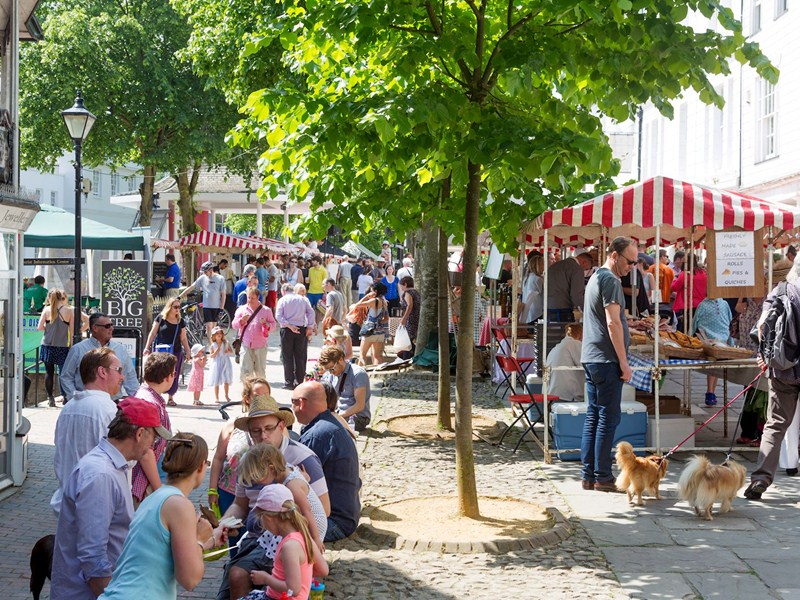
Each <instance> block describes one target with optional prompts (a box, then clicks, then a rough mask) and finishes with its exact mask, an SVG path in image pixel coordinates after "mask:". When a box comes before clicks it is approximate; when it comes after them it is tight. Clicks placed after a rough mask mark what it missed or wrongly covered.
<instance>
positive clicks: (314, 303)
mask: <svg viewBox="0 0 800 600" xmlns="http://www.w3.org/2000/svg"><path fill="white" fill-rule="evenodd" d="M306 296H308V301H309V302H311V308H317V304H318V303H319V301H320V300H322V294H306Z"/></svg>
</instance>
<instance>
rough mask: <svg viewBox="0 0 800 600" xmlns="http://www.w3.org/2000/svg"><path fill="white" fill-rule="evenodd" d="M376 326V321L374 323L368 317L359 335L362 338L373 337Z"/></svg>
mask: <svg viewBox="0 0 800 600" xmlns="http://www.w3.org/2000/svg"><path fill="white" fill-rule="evenodd" d="M375 325H377V323H375V321H372V320H371V317H367V320H366V321H364V324H363V325H362V326H361V331H359V332H358V334H359V335H360V336H361V337H367V336H370V335H372V334H373V333H374V332H375Z"/></svg>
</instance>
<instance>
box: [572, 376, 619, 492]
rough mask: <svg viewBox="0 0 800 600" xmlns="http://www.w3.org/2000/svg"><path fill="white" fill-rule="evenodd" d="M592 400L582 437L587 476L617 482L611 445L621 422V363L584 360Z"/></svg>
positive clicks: (588, 392) (590, 479)
mask: <svg viewBox="0 0 800 600" xmlns="http://www.w3.org/2000/svg"><path fill="white" fill-rule="evenodd" d="M583 370H584V372H585V373H586V399H587V402H588V403H589V406H588V409H587V411H586V422H585V423H584V425H583V437H582V438H581V461H582V462H583V479H584V480H586V481H603V482H605V481H613V480H614V475H613V474H612V472H611V462H612V461H611V447H612V445H613V443H614V433H615V432H616V430H617V425H619V421H620V414H621V409H620V404H621V403H622V385H623V383H624V382H623V381H622V379H620V375H621V374H622V371H621V370H620V368H619V363H615V362H610V363H583Z"/></svg>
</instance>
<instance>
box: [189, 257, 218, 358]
mask: <svg viewBox="0 0 800 600" xmlns="http://www.w3.org/2000/svg"><path fill="white" fill-rule="evenodd" d="M200 270H201V271H202V272H203V274H202V275H200V277H198V278H197V280H196V281H195V282H194V283H193V284H192V285H190V286H189V287H188V288H186V289H185V290H183V291H182V292H181V293H180V294H179V295H178V298H179V299H180V298H183V297H184V296H188V295H189V293H190V292H192V290H194V289H195V288H197V289H198V290H200V291H201V292H203V323H205V324H206V337H207V338H208V343H209V345H210V344H211V330H212V329H214V327H216V326H217V321H218V320H219V311H220V310H222V309H223V308H224V306H225V279H224V278H223V277H222V275H220V274H219V273H214V263H212V262H211V261H206V262H204V263H203V264H202V265H200Z"/></svg>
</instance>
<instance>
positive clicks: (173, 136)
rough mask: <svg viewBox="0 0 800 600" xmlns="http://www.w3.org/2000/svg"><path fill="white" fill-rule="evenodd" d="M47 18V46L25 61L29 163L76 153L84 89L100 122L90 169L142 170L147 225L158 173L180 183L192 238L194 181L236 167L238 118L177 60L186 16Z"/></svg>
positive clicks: (137, 4)
mask: <svg viewBox="0 0 800 600" xmlns="http://www.w3.org/2000/svg"><path fill="white" fill-rule="evenodd" d="M41 16H42V17H43V23H42V27H43V31H44V37H45V41H43V42H40V43H38V44H28V45H26V46H25V47H24V48H22V51H21V58H20V79H21V84H20V125H21V132H22V143H21V150H22V155H21V161H22V164H23V165H24V166H28V167H36V168H39V169H43V170H46V169H48V168H51V167H52V166H53V164H54V162H55V160H56V159H57V158H58V157H59V156H62V155H63V154H64V153H65V151H67V150H69V149H71V142H70V140H69V138H68V136H67V133H66V129H65V127H64V125H63V123H62V122H61V116H60V112H61V111H62V110H63V109H65V108H68V107H69V106H70V105H71V103H72V99H73V98H74V97H75V91H76V90H77V89H81V90H82V91H83V94H84V98H85V100H86V106H87V108H89V109H90V110H91V111H92V112H94V113H95V114H96V115H97V117H98V119H97V122H96V124H95V126H94V129H93V130H92V132H91V134H90V135H89V137H88V139H87V141H86V143H85V145H84V154H83V158H84V162H85V163H86V164H87V165H90V166H95V165H99V164H110V165H112V166H114V165H123V164H126V163H128V162H132V163H135V164H138V165H141V167H142V170H143V174H144V182H143V184H142V186H141V187H140V193H141V196H142V202H141V208H140V218H139V220H140V224H141V225H149V224H150V219H151V217H152V207H153V202H152V194H153V184H154V183H155V181H156V177H157V174H158V173H169V174H171V175H175V177H176V179H177V181H178V184H179V188H180V190H181V202H180V205H181V212H182V214H183V215H184V225H185V228H184V233H190V232H191V231H192V230H193V229H194V209H193V207H192V203H191V196H192V194H193V191H194V190H193V189H192V187H191V184H192V181H193V180H194V181H196V179H193V173H196V172H197V171H198V169H199V168H200V165H201V164H212V165H213V164H218V163H220V162H221V161H224V160H229V159H230V157H231V156H232V152H231V150H230V148H229V147H228V146H227V144H226V143H225V133H226V132H227V131H228V130H229V129H230V127H231V126H232V125H233V124H234V123H235V122H236V120H237V113H236V109H235V108H234V107H232V106H230V105H228V104H227V103H226V102H225V99H224V96H223V94H222V93H221V92H219V91H216V90H213V89H207V88H208V86H207V82H206V80H205V79H204V78H200V77H198V76H196V75H194V74H193V72H192V68H191V63H190V62H189V61H183V60H180V59H179V58H178V57H177V55H176V54H177V53H178V52H179V51H180V50H182V49H184V48H185V47H186V44H187V43H188V40H189V34H190V31H191V28H190V26H189V25H188V23H187V21H186V18H184V17H182V16H180V15H179V14H178V13H177V12H175V10H173V9H172V7H171V6H170V4H169V3H168V2H164V1H162V0H133V1H129V2H116V1H114V0H86V1H84V2H80V3H77V4H76V3H74V2H66V1H63V0H55V1H53V2H50V3H49V4H47V5H46V6H45V7H44V10H43V11H42V15H41Z"/></svg>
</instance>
